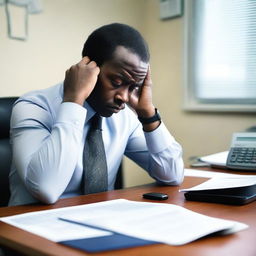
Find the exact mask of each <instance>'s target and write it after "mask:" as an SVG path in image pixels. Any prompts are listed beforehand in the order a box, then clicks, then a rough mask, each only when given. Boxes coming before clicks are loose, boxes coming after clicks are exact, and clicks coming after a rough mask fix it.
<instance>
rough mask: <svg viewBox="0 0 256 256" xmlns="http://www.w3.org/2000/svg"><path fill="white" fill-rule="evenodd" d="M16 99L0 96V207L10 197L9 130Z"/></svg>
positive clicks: (6, 202)
mask: <svg viewBox="0 0 256 256" xmlns="http://www.w3.org/2000/svg"><path fill="white" fill-rule="evenodd" d="M17 99H18V97H5V98H0V207H1V206H7V204H8V201H9V197H10V191H9V172H10V167H11V147H10V144H9V130H10V117H11V112H12V106H13V103H14V102H15V101H16V100H17Z"/></svg>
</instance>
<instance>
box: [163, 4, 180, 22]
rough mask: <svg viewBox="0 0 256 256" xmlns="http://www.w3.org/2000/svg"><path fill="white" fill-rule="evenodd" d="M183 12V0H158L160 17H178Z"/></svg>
mask: <svg viewBox="0 0 256 256" xmlns="http://www.w3.org/2000/svg"><path fill="white" fill-rule="evenodd" d="M182 12H183V0H160V18H161V19H163V20H164V19H170V18H175V17H179V16H181V15H182Z"/></svg>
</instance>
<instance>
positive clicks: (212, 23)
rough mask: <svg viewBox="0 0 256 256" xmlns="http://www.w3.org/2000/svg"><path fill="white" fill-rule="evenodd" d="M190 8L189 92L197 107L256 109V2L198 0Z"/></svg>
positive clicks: (188, 33)
mask: <svg viewBox="0 0 256 256" xmlns="http://www.w3.org/2000/svg"><path fill="white" fill-rule="evenodd" d="M187 2H190V3H189V5H186V6H185V7H186V8H189V12H187V13H188V15H189V17H187V30H186V33H187V36H186V39H187V40H188V42H187V43H188V44H189V46H188V48H187V49H188V51H187V55H186V56H185V58H187V69H188V72H187V74H188V79H187V82H188V83H189V85H188V86H192V93H193V95H194V98H195V100H196V101H198V102H201V103H206V104H207V103H214V104H219V103H220V104H240V105H242V104H255V103H256V43H255V40H256V1H254V0H235V1H234V0H225V1H223V0H193V1H187Z"/></svg>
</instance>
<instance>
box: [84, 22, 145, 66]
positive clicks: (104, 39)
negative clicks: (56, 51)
mask: <svg viewBox="0 0 256 256" xmlns="http://www.w3.org/2000/svg"><path fill="white" fill-rule="evenodd" d="M117 46H123V47H125V48H126V49H129V50H130V51H131V52H133V53H135V54H136V55H138V56H139V57H140V59H141V60H142V61H143V62H149V57H150V56H149V50H148V46H147V43H146V42H145V40H144V39H143V37H142V36H141V34H140V33H139V32H138V31H137V30H136V29H134V28H132V27H130V26H128V25H125V24H120V23H112V24H109V25H105V26H102V27H100V28H98V29H96V30H95V31H94V32H92V34H91V35H90V36H89V37H88V39H87V40H86V42H85V44H84V48H83V51H82V56H83V57H85V56H88V57H89V58H90V59H91V60H94V61H95V62H96V63H97V65H98V66H99V67H100V66H101V65H102V64H103V63H104V62H105V61H108V60H110V59H111V58H112V56H113V53H114V51H115V50H116V48H117Z"/></svg>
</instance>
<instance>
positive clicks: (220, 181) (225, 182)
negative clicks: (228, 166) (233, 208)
mask: <svg viewBox="0 0 256 256" xmlns="http://www.w3.org/2000/svg"><path fill="white" fill-rule="evenodd" d="M255 184H256V175H254V176H253V175H250V176H249V175H248V176H246V175H233V176H231V175H230V176H217V177H214V178H211V179H209V180H207V181H205V182H203V183H201V184H199V185H197V186H194V187H191V188H186V189H181V190H180V191H182V192H184V191H199V190H209V189H223V188H236V187H246V186H252V185H255Z"/></svg>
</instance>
